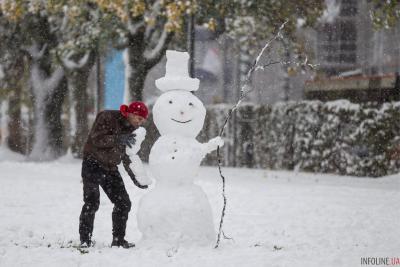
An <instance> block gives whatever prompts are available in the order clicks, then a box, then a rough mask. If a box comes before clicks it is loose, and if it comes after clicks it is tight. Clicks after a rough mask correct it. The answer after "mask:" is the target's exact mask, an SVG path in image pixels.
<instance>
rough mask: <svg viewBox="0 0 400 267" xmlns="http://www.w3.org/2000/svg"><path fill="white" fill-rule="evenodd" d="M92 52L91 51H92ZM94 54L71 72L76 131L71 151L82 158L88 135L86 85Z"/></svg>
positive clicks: (94, 57)
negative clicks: (83, 64) (85, 62)
mask: <svg viewBox="0 0 400 267" xmlns="http://www.w3.org/2000/svg"><path fill="white" fill-rule="evenodd" d="M92 53H93V52H92ZM95 59H96V56H95V55H94V54H93V55H91V58H90V59H89V61H88V63H87V64H86V65H85V66H84V67H82V68H81V69H79V70H75V71H74V73H73V74H72V86H73V90H74V91H73V94H74V105H75V120H76V132H75V136H74V141H73V143H72V147H71V150H72V153H73V155H74V156H75V157H77V158H82V156H83V155H82V152H83V146H84V144H85V141H86V138H87V136H88V135H89V125H88V116H87V115H88V114H87V106H88V94H87V86H88V79H89V75H90V71H91V69H92V67H93V65H94V63H95Z"/></svg>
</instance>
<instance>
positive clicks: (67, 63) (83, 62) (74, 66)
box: [61, 51, 91, 70]
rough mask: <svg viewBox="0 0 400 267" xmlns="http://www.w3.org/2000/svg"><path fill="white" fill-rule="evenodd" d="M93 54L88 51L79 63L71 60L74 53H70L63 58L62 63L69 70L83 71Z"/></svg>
mask: <svg viewBox="0 0 400 267" xmlns="http://www.w3.org/2000/svg"><path fill="white" fill-rule="evenodd" d="M90 54H91V51H87V52H86V53H85V54H84V55H83V56H82V57H81V58H80V59H79V60H78V62H76V61H74V60H73V59H71V57H72V56H73V55H74V52H73V51H70V52H68V54H67V55H66V56H65V57H64V58H61V61H62V63H63V65H64V67H66V68H67V69H68V70H76V69H81V68H83V67H84V66H85V65H86V64H87V63H88V61H89V56H90Z"/></svg>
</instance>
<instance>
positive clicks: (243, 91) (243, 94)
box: [214, 21, 287, 248]
mask: <svg viewBox="0 0 400 267" xmlns="http://www.w3.org/2000/svg"><path fill="white" fill-rule="evenodd" d="M286 23H287V21H286V22H284V23H283V24H282V25H281V27H280V28H279V30H278V33H277V34H276V35H275V36H274V37H273V38H271V39H270V40H269V41H268V42H267V43H266V44H265V46H264V47H263V49H262V50H261V52H260V53H259V54H258V56H257V58H256V60H255V61H254V63H253V65H252V66H251V68H250V69H249V71H248V73H247V75H246V80H245V81H244V83H243V86H242V88H241V90H240V96H239V99H238V101H237V103H236V104H235V105H234V106H233V107H232V108H231V109H230V110H229V113H228V116H227V117H226V118H225V121H224V124H223V125H222V127H221V130H220V132H219V136H221V137H222V135H223V134H224V130H225V128H226V125H227V124H228V121H229V119H230V118H231V117H232V114H233V112H234V111H235V110H236V109H237V108H238V106H239V105H240V103H242V101H243V99H244V98H245V97H246V95H247V94H248V93H249V92H250V91H251V90H252V89H251V88H250V89H249V85H248V84H249V82H250V79H251V76H252V74H253V73H254V71H255V70H256V69H257V64H258V62H259V61H260V59H261V56H262V55H263V54H264V51H265V50H266V49H267V48H268V47H269V45H270V44H271V42H273V41H274V40H276V39H277V38H278V37H281V31H282V29H283V28H284V27H285V24H286ZM275 63H276V62H271V64H270V65H272V64H275ZM217 162H218V170H219V174H220V176H221V179H222V196H223V200H224V204H223V207H222V212H221V219H220V222H219V230H218V237H217V242H216V244H215V247H214V248H218V247H219V242H220V240H221V234H223V230H222V226H223V223H224V217H225V210H226V203H227V198H226V195H225V177H224V175H223V174H222V168H221V154H220V149H219V147H218V148H217ZM223 235H224V236H225V234H223Z"/></svg>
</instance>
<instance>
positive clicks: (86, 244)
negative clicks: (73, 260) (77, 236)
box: [80, 239, 94, 248]
mask: <svg viewBox="0 0 400 267" xmlns="http://www.w3.org/2000/svg"><path fill="white" fill-rule="evenodd" d="M93 246H94V241H92V240H90V239H87V240H81V245H80V247H81V248H89V247H93Z"/></svg>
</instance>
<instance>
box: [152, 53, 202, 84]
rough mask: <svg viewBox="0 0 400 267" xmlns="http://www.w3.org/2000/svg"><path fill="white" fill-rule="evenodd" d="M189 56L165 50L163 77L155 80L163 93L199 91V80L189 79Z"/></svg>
mask: <svg viewBox="0 0 400 267" xmlns="http://www.w3.org/2000/svg"><path fill="white" fill-rule="evenodd" d="M188 60H189V54H188V53H187V52H179V51H174V50H167V65H166V66H165V69H166V70H165V76H164V77H162V78H160V79H157V80H156V86H157V88H158V89H160V90H161V91H163V92H166V91H169V90H175V89H181V90H186V91H196V90H197V89H199V84H200V80H199V79H196V78H191V77H189V72H188Z"/></svg>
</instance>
